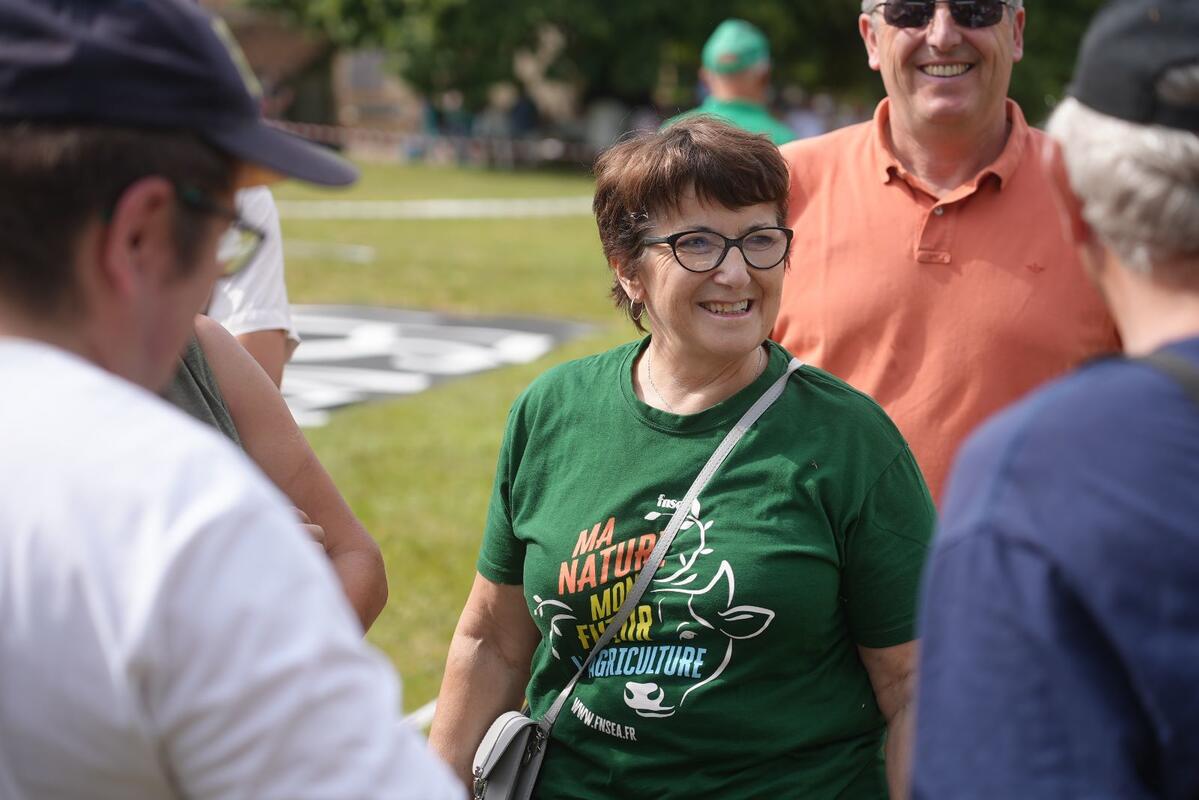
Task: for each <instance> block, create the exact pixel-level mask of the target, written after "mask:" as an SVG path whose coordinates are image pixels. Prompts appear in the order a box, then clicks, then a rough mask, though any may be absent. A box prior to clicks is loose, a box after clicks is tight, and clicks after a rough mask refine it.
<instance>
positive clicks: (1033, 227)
mask: <svg viewBox="0 0 1199 800" xmlns="http://www.w3.org/2000/svg"><path fill="white" fill-rule="evenodd" d="M1007 113H1008V119H1009V121H1010V122H1011V133H1010V135H1009V136H1008V140H1007V144H1006V146H1005V147H1004V150H1003V152H1002V153H1001V154H1000V155H999V158H998V159H996V160H995V162H994V163H993V164H991V165H990V166H988V167H987V168H985V169H983V170H982V171H981V172H979V173H978V174H977V175H976V176H975V177H974V178H973V179H972V180H970V181H969V182H968V183H966V184H965V185H963V186H961V187H959V188H958V189H957V190H955V191H954V192H952V193H951V194H948V195H946V196H945V197H943V198H940V199H938V198H937V197H936V196H935V195H934V194H933V193H932V191H931V190H930V189H929V188H928V187H927V186H926V185H924V184H923V183H922V182H921V181H920V180H919V179H918V178H916V177H914V176H913V175H911V174H909V173H908V172H907V171H906V170H905V169H904V168H903V166H902V165H901V164H900V163H899V161H898V160H897V159H896V158H895V156H894V154H893V153H892V152H891V149H890V144H889V137H888V136H887V135H886V130H887V126H888V117H889V106H888V101H886V100H884V101H883V102H882V103H880V104H879V106H878V108H877V110H876V111H875V114H874V119H873V121H871V122H865V123H862V124H860V125H854V126H852V127H849V128H843V129H841V130H838V131H834V132H832V133H829V134H826V135H824V136H820V137H817V138H814V139H804V140H801V141H798V142H793V143H791V144H788V145H785V146H784V147H783V148H782V153H783V156H784V157H785V158H786V160H787V163H788V165H789V167H790V169H791V211H790V215H791V216H790V219H789V224H790V226H791V227H792V228H794V229H795V240H794V245H793V247H792V250H791V268H790V270H789V272H788V273H787V276H786V278H785V279H784V281H783V298H782V307H781V309H780V311H779V316H778V322H777V323H776V325H775V329H774V338H775V339H776V340H777V341H779V342H781V343H782V344H783V345H784V346H785V347H786V348H787V349H788V350H790V351H791V352H792V353H793V354H795V355H796V356H798V357H799V358H801V359H803V360H804V361H806V362H807V363H810V364H814V365H816V366H818V367H821V368H823V369H825V370H828V371H829V372H831V373H833V374H834V375H837V376H838V377H840V378H842V379H844V380H845V381H847V382H849V383H850V384H851V385H853V386H855V387H857V388H858V389H860V390H862V391H864V392H866V393H867V394H869V395H871V396H872V397H873V398H874V399H875V400H876V401H878V403H879V404H880V405H882V407H883V408H884V409H886V410H887V413H889V414H890V415H891V418H892V419H893V420H894V421H895V423H896V424H897V425H898V426H899V429H900V431H901V432H902V433H903V435H904V437H905V438H906V439H907V440H908V444H909V445H910V446H911V448H912V452H913V453H914V454H915V456H916V460H917V462H918V463H919V464H920V467H921V469H922V470H923V471H924V477H925V479H926V480H927V481H928V485H929V489H930V490H931V491H932V494H933V497H934V498H935V499H936V500H937V501H938V502H940V498H941V493H942V489H943V484H944V481H945V478H946V474H947V472H948V471H949V466H950V464H951V463H952V460H953V456H954V453H955V452H956V451H957V448H958V445H959V444H961V442H962V439H963V438H964V437H965V436H966V435H967V434H969V433H970V431H971V430H973V429H974V428H975V426H977V425H978V423H979V422H981V421H982V420H984V419H985V418H986V417H988V416H989V415H991V414H992V413H994V412H995V411H998V410H999V409H1001V408H1003V407H1004V406H1006V405H1008V404H1009V403H1011V402H1012V401H1014V400H1016V399H1018V398H1019V397H1021V396H1022V395H1024V394H1025V393H1026V392H1028V391H1029V390H1030V389H1033V388H1034V387H1036V386H1038V385H1040V384H1042V383H1044V382H1045V381H1047V380H1049V379H1051V378H1053V377H1055V376H1058V375H1061V374H1062V373H1063V372H1065V371H1066V370H1068V369H1070V368H1071V367H1073V366H1074V365H1076V364H1078V363H1079V362H1080V361H1083V360H1084V359H1086V358H1089V357H1091V356H1094V355H1096V354H1099V353H1103V352H1109V351H1113V350H1116V349H1118V347H1119V339H1118V337H1117V334H1116V330H1115V327H1114V325H1113V323H1112V320H1111V318H1110V316H1109V315H1108V312H1107V310H1106V308H1105V307H1104V305H1103V302H1102V300H1101V298H1100V296H1099V293H1098V291H1097V290H1096V289H1095V288H1094V286H1093V285H1092V284H1091V282H1090V280H1089V279H1088V278H1087V276H1086V275H1085V274H1084V272H1083V268H1082V265H1081V264H1080V263H1079V261H1078V259H1077V256H1076V255H1075V252H1074V248H1073V247H1072V246H1071V245H1070V244H1069V243H1068V242H1067V241H1066V240H1065V237H1064V234H1063V232H1062V230H1061V225H1060V223H1059V217H1058V212H1057V209H1056V208H1055V206H1054V200H1053V196H1052V195H1051V194H1050V178H1049V176H1048V175H1047V174H1046V172H1045V170H1044V169H1043V167H1042V157H1041V152H1042V149H1043V148H1044V147H1046V146H1047V141H1048V140H1047V139H1046V137H1045V135H1044V134H1043V133H1041V132H1040V131H1036V130H1033V129H1031V128H1029V126H1028V124H1027V123H1026V122H1025V120H1024V115H1023V114H1022V113H1021V111H1020V108H1019V106H1017V105H1016V104H1015V103H1014V102H1012V101H1011V100H1008V102H1007Z"/></svg>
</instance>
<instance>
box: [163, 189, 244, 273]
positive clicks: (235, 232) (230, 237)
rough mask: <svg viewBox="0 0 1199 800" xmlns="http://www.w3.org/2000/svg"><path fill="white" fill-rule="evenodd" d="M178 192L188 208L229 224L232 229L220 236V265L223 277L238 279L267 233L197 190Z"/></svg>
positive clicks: (218, 259)
mask: <svg viewBox="0 0 1199 800" xmlns="http://www.w3.org/2000/svg"><path fill="white" fill-rule="evenodd" d="M175 191H176V193H177V195H178V196H179V199H180V200H181V201H182V202H183V204H184V205H186V206H188V207H189V208H191V209H193V210H195V211H199V212H201V213H203V214H212V215H213V216H217V217H221V218H223V219H227V220H229V229H228V230H227V231H225V233H224V234H222V235H221V241H220V244H218V245H217V261H218V262H219V263H220V265H221V276H222V277H224V278H228V277H231V276H233V275H236V274H237V273H238V272H241V271H242V270H243V269H245V268H246V267H247V266H249V265H250V264H251V263H253V261H254V258H255V257H256V256H257V255H258V251H259V250H261V249H262V243H263V242H264V241H265V240H266V231H263V230H259V229H258V228H255V227H254V226H253V225H251V224H250V223H248V222H246V221H245V220H244V219H242V218H241V215H240V214H238V213H237V212H236V211H234V210H233V209H231V208H224V207H222V206H219V205H217V204H216V203H214V202H213V201H212V200H211V199H210V198H209V197H208V195H206V194H205V193H204V192H202V191H200V190H199V189H197V188H196V187H194V186H188V185H180V186H176V187H175Z"/></svg>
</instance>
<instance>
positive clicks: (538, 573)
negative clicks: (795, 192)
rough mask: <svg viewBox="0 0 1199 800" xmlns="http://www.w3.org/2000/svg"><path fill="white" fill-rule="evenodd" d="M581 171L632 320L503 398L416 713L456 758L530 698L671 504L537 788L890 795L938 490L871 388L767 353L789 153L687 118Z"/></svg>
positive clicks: (613, 598) (611, 609)
mask: <svg viewBox="0 0 1199 800" xmlns="http://www.w3.org/2000/svg"><path fill="white" fill-rule="evenodd" d="M595 172H596V178H597V184H596V196H595V203H594V207H595V213H596V221H597V224H598V228H599V233H600V240H601V242H602V245H603V248H604V254H605V256H606V258H607V260H608V264H609V267H610V268H611V270H612V280H613V282H612V290H611V291H612V295H613V298H614V299H615V301H616V305H617V307H618V308H621V309H623V310H624V311H625V312H626V313H627V314H628V316H629V317H630V319H631V320H632V322H633V323H634V325H635V326H636V327H637V328H638V329H639V330H641V331H642V332H644V331H645V328H646V326H648V328H649V330H650V331H651V334H650V335H648V336H645V337H643V338H642V339H640V340H639V341H636V342H631V343H629V344H626V345H623V346H621V347H617V348H616V349H614V350H611V351H608V352H606V353H600V354H598V355H595V356H591V357H589V358H585V359H581V360H579V361H573V362H569V363H566V364H563V365H561V366H559V367H556V368H554V369H552V370H550V371H549V372H547V373H545V374H544V375H542V376H541V377H540V378H538V379H537V380H536V381H534V383H533V384H532V385H531V386H530V387H529V388H528V389H527V390H526V391H525V392H524V394H523V395H522V396H521V397H520V398H519V399H518V400H517V402H516V404H515V406H514V407H513V409H512V411H511V413H510V415H509V418H508V428H507V431H506V434H505V439H504V443H503V447H502V449H501V452H500V459H499V465H498V467H497V470H496V479H495V484H494V489H493V493H492V499H491V506H490V509H489V511H488V516H487V523H486V526H485V533H484V539H483V545H482V551H481V553H480V556H479V559H478V562H477V568H478V575H477V576H476V578H475V583H474V587H473V589H472V590H471V594H470V597H469V599H468V600H467V604H466V608H465V609H464V610H463V613H462V617H461V619H460V621H459V624H458V629H457V631H456V632H455V635H454V640H453V642H452V644H451V647H450V653H449V658H448V661H447V664H446V672H445V680H444V683H443V685H442V691H441V695H440V698H439V701H438V708H437V716H436V718H435V720H434V723H433V729H432V732H431V735H430V741H431V743H432V745H433V747H434V748H435V749H436V750H437V751H438V752H439V753H440V754H441V755H442V756H443V757H444V758H445V759H446V760H447V761H448V762H449V763H450V764H451V765H453V766H454V767H455V769H457V770H458V772H459V774H460V775H461V776H462V777H463V778H464V779H468V778H469V777H470V767H471V756H472V754H473V753H474V752H475V749H476V746H477V745H478V744H479V742H480V740H481V739H482V737H483V734H484V731H485V730H486V729H487V727H488V725H489V724H490V723H491V722H492V720H493V719H495V718H496V717H497V716H499V715H500V714H501V713H503V712H505V711H509V710H514V709H516V708H518V707H519V706H520V704H521V701H522V698H527V700H528V703H529V706H530V713H531V715H532V716H534V717H537V718H541V717H543V716H544V715H545V714H546V712H547V710H548V709H549V708H550V707H551V705H552V704H553V703H554V702H555V699H556V698H557V697H558V695H559V693H561V691H562V689H563V687H564V686H566V684H567V683H568V681H570V680H571V678H572V676H574V675H575V673H576V671H577V670H579V669H580V666H581V665H582V664H583V663H584V660H585V659H586V658H587V657H588V654H589V653H591V652H593V650H594V648H595V646H596V641H597V639H599V637H601V636H602V634H603V631H604V629H605V628H606V627H607V626H608V625H609V624H612V625H615V624H617V623H616V622H615V621H614V620H616V619H618V618H620V612H619V611H618V607H619V606H620V605H622V604H623V603H624V602H625V599H626V598H628V597H631V596H632V594H631V590H630V589H629V588H628V587H629V586H631V585H632V584H633V582H634V580H635V578H636V575H637V574H638V573H639V572H640V571H641V570H642V565H643V564H644V563H646V561H647V560H648V559H649V556H650V554H651V553H652V552H653V550H654V548H655V544H656V543H657V541H658V540H659V538H660V537H661V536H663V535H664V534H663V530H664V529H665V528H666V526H667V522H668V519H669V518H670V517H671V515H672V513H674V511H672V510H678V509H680V507H681V508H682V509H684V511H683V512H680V513H683V514H684V516H682V517H680V519H681V523H680V527H679V528H678V535H677V537H676V538H675V539H673V541H672V542H671V546H670V548H669V550H668V551H667V555H666V557H665V560H664V561H662V562H661V568H660V569H658V570H657V571H656V572H655V573H654V577H653V579H652V580H651V581H650V582H649V584H648V588H647V589H646V590H645V592H644V594H642V595H640V597H639V598H637V599H636V607H635V608H632V609H631V612H630V614H629V616H628V617H627V622H625V623H624V624H623V625H622V626H621V628H620V630H619V632H618V635H617V636H615V637H613V638H612V641H611V642H610V643H609V645H608V646H607V647H605V648H604V650H603V651H601V652H600V653H599V657H598V658H596V659H595V660H593V661H592V662H591V664H590V665H589V668H588V670H587V671H586V672H585V673H584V674H582V675H581V677H580V679H579V682H578V684H577V685H576V686H575V687H574V689H573V691H572V692H571V695H570V702H569V705H568V706H567V708H569V709H570V712H571V713H569V714H563V715H562V716H561V717H559V718H558V719H557V722H556V724H554V725H553V727H552V730H551V737H550V740H549V742H548V744H547V747H546V751H545V757H544V761H543V762H542V770H541V775H540V779H539V781H538V784H537V786H536V788H535V790H534V795H535V796H536V797H539V798H560V797H611V796H639V797H641V796H653V797H804V798H817V799H819V798H833V797H858V798H883V797H885V796H886V793H887V789H886V780H885V777H884V769H883V762H882V759H881V758H880V750H881V747H882V739H883V734H884V732H886V731H890V735H889V736H888V748H889V753H890V754H891V761H890V764H889V765H888V766H889V769H891V770H892V771H893V772H894V773H896V774H899V773H900V772H902V766H903V763H904V760H905V759H906V753H905V750H904V746H905V743H906V741H907V738H906V723H905V719H906V708H907V705H908V699H909V695H908V691H907V686H908V677H909V674H910V672H911V669H912V655H913V651H914V648H913V645H912V639H913V635H914V634H913V631H912V621H913V618H914V607H915V600H916V584H917V580H918V576H919V573H920V569H921V566H922V564H923V560H924V552H925V542H926V540H927V538H928V536H929V533H930V530H931V527H932V519H933V513H932V506H931V502H930V500H929V497H928V492H927V490H926V489H925V487H924V483H923V481H922V479H921V477H920V473H919V471H918V470H917V468H916V466H915V462H914V461H913V459H912V456H911V453H910V452H908V450H907V447H906V445H905V444H904V442H903V439H902V438H901V437H900V435H899V433H898V432H897V431H896V429H895V427H894V426H893V425H892V424H891V423H890V420H888V419H887V418H886V416H885V415H884V414H883V413H882V411H881V410H880V409H879V408H878V406H876V405H875V404H874V403H873V402H872V401H871V400H870V399H869V398H867V397H865V396H864V395H861V394H860V393H858V392H855V391H854V390H853V389H851V388H849V387H848V386H846V385H845V384H843V383H841V382H840V381H838V380H837V379H835V378H833V377H832V376H830V375H828V374H826V373H823V372H821V371H820V370H816V369H812V368H810V367H802V368H800V369H799V370H798V371H795V372H794V373H790V377H789V378H787V377H785V376H786V375H787V374H788V369H789V364H790V362H791V361H792V359H791V356H790V354H789V353H787V352H786V351H785V350H783V349H782V348H781V347H780V346H779V345H777V344H775V343H773V342H771V341H769V340H768V338H767V337H768V335H769V332H770V329H771V327H772V325H773V324H774V319H775V315H776V313H777V311H778V305H779V296H780V292H781V286H782V278H783V273H784V271H785V270H786V269H787V268H788V267H789V254H790V240H791V231H790V230H788V229H786V228H784V227H781V224H782V220H783V219H784V218H785V216H786V211H787V209H786V203H787V192H788V188H789V179H788V176H787V170H786V167H785V165H784V164H783V161H782V158H781V156H780V155H779V152H778V150H777V148H775V147H774V146H773V145H772V144H770V142H769V141H767V140H766V139H765V138H763V137H759V136H754V135H752V134H748V133H745V132H743V131H740V130H738V129H735V128H732V127H729V126H727V125H725V124H723V123H720V122H717V121H714V120H712V119H705V118H694V119H689V120H686V121H682V122H679V123H677V124H675V125H673V126H671V127H670V128H668V129H667V130H665V131H662V132H659V133H653V134H647V135H644V136H641V137H638V138H635V139H631V140H629V141H626V142H623V143H621V144H620V145H617V146H616V147H614V148H613V149H612V150H610V151H608V152H607V153H606V154H604V155H603V156H602V157H601V158H600V160H599V161H598V162H597V164H596V168H595ZM776 382H778V383H779V386H780V387H782V394H781V396H779V398H778V400H777V401H776V402H775V404H774V405H773V406H771V407H770V408H769V410H768V411H767V412H766V413H765V414H764V415H763V416H762V417H761V419H760V420H758V421H757V423H756V424H755V425H754V426H753V428H752V429H751V430H750V431H749V432H748V433H747V434H746V435H745V437H744V438H743V439H742V441H741V443H740V444H739V445H738V446H737V449H736V450H734V451H733V452H732V453H731V454H730V455H729V456H728V458H727V459H726V460H725V461H724V463H723V465H722V467H721V470H720V472H719V474H717V475H715V476H714V477H713V478H712V479H711V481H710V482H709V483H708V484H707V487H706V488H705V489H704V491H703V493H702V495H701V496H700V498H699V499H696V500H694V502H691V501H687V503H685V504H684V503H681V501H680V499H679V498H682V497H684V495H685V494H686V491H687V487H688V485H689V484H690V483H691V480H692V479H693V478H694V477H695V475H696V473H698V472H699V471H700V468H701V467H702V466H703V464H704V463H705V461H706V460H707V459H708V457H709V456H710V455H711V454H712V451H713V450H714V449H715V448H716V447H717V445H718V444H719V443H720V442H721V441H722V440H723V439H724V437H725V434H726V433H727V432H728V431H729V430H730V429H731V428H732V427H733V426H734V425H735V424H736V423H737V421H738V420H739V419H741V417H742V415H743V414H744V413H745V412H746V411H747V409H749V408H750V407H751V406H753V405H754V404H755V401H757V400H758V398H759V397H761V396H762V395H763V393H764V392H765V391H766V389H767V388H768V387H769V386H771V385H772V384H774V383H776ZM663 509H666V510H667V511H665V512H664V511H663ZM897 784H898V779H897Z"/></svg>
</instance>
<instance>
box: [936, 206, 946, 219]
mask: <svg viewBox="0 0 1199 800" xmlns="http://www.w3.org/2000/svg"><path fill="white" fill-rule="evenodd" d="M933 213H934V214H936V215H937V216H938V217H939V216H941V215H942V214H944V213H945V206H937V207H936V208H934V209H933Z"/></svg>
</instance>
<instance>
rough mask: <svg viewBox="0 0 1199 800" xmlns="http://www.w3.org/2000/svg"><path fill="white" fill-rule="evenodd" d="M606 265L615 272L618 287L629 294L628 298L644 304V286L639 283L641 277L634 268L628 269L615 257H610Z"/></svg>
mask: <svg viewBox="0 0 1199 800" xmlns="http://www.w3.org/2000/svg"><path fill="white" fill-rule="evenodd" d="M608 266H610V267H611V268H612V271H613V272H615V273H616V280H617V281H618V282H619V283H620V288H622V289H624V293H625V294H627V295H628V296H629V299H630V300H632V301H633V302H634V303H641V304H642V305H644V304H645V287H644V286H643V285H642V284H641V277H640V276H639V274H638V273H637V271H636V270H628V269H626V268H625V265H624V263H623V262H621V261H618V260H616V259H611V260H610V261H609V262H608Z"/></svg>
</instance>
